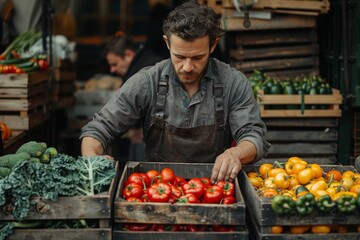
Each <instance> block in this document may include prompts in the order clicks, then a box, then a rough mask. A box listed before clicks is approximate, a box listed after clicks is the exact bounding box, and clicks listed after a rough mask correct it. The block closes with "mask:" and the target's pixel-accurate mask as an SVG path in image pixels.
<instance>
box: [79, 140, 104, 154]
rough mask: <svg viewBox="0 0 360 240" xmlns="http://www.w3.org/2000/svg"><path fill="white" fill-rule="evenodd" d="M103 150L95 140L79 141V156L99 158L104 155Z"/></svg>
mask: <svg viewBox="0 0 360 240" xmlns="http://www.w3.org/2000/svg"><path fill="white" fill-rule="evenodd" d="M104 152H105V151H104V148H103V146H102V144H101V143H100V142H99V141H98V140H97V139H95V138H92V137H84V138H83V139H82V141H81V155H82V156H100V155H104Z"/></svg>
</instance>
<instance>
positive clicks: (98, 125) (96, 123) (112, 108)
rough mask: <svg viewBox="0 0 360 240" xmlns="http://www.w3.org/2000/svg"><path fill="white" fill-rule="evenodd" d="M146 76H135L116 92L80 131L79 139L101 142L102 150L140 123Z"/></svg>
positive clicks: (144, 100) (144, 99) (138, 74)
mask: <svg viewBox="0 0 360 240" xmlns="http://www.w3.org/2000/svg"><path fill="white" fill-rule="evenodd" d="M145 78H146V76H145V75H144V74H142V73H140V72H139V73H137V74H135V75H134V76H133V77H132V78H130V79H129V80H128V81H126V82H125V84H124V85H123V86H122V87H121V88H120V89H118V90H117V91H116V93H115V94H114V97H113V98H112V99H111V100H110V101H109V102H108V103H107V104H106V105H105V106H104V107H103V108H102V109H101V110H100V111H99V112H98V113H95V115H94V117H93V118H92V120H91V121H90V122H88V123H87V124H86V125H85V126H84V127H83V128H82V130H81V135H80V139H82V138H84V137H93V138H95V139H97V140H98V141H100V142H101V144H102V146H103V147H104V149H107V147H108V145H109V144H110V143H111V142H113V141H114V139H116V138H118V137H120V136H122V135H123V134H124V133H126V131H127V130H128V129H129V128H130V127H133V126H135V125H136V124H138V123H139V122H140V121H141V117H142V109H143V108H142V107H144V106H145V103H146V102H149V101H148V100H146V98H147V96H146V94H147V93H148V91H144V89H145V90H146V88H147V87H148V86H147V85H146V80H144V79H145Z"/></svg>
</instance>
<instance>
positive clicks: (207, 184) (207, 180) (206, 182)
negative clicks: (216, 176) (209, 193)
mask: <svg viewBox="0 0 360 240" xmlns="http://www.w3.org/2000/svg"><path fill="white" fill-rule="evenodd" d="M200 179H201V181H202V183H203V184H204V186H205V188H208V187H210V186H211V185H212V184H211V180H210V178H208V177H202V178H200Z"/></svg>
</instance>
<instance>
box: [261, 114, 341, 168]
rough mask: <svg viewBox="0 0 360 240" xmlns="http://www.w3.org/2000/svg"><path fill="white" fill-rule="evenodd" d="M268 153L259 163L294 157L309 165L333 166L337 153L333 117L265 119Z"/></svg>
mask: <svg viewBox="0 0 360 240" xmlns="http://www.w3.org/2000/svg"><path fill="white" fill-rule="evenodd" d="M264 121H265V124H266V126H267V128H268V132H267V135H266V139H267V140H268V142H270V143H271V145H272V146H271V148H270V151H269V154H268V155H267V156H266V157H265V158H264V159H263V160H260V161H259V163H260V164H261V163H264V162H270V163H273V162H274V161H280V162H284V161H287V159H288V158H289V157H292V156H298V157H301V158H303V159H304V160H306V161H308V162H310V163H315V162H316V163H319V164H322V165H335V164H336V163H337V151H338V135H339V134H338V125H339V123H338V119H337V118H306V119H303V118H289V119H280V118H266V119H264Z"/></svg>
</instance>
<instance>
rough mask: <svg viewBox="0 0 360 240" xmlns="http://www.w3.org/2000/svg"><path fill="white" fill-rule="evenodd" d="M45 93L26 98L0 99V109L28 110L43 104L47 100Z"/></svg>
mask: <svg viewBox="0 0 360 240" xmlns="http://www.w3.org/2000/svg"><path fill="white" fill-rule="evenodd" d="M47 99H48V98H47V96H46V95H41V96H36V97H33V98H28V99H1V100H0V111H29V110H32V109H34V108H36V107H38V106H44V104H46V103H47V102H48V101H47Z"/></svg>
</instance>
